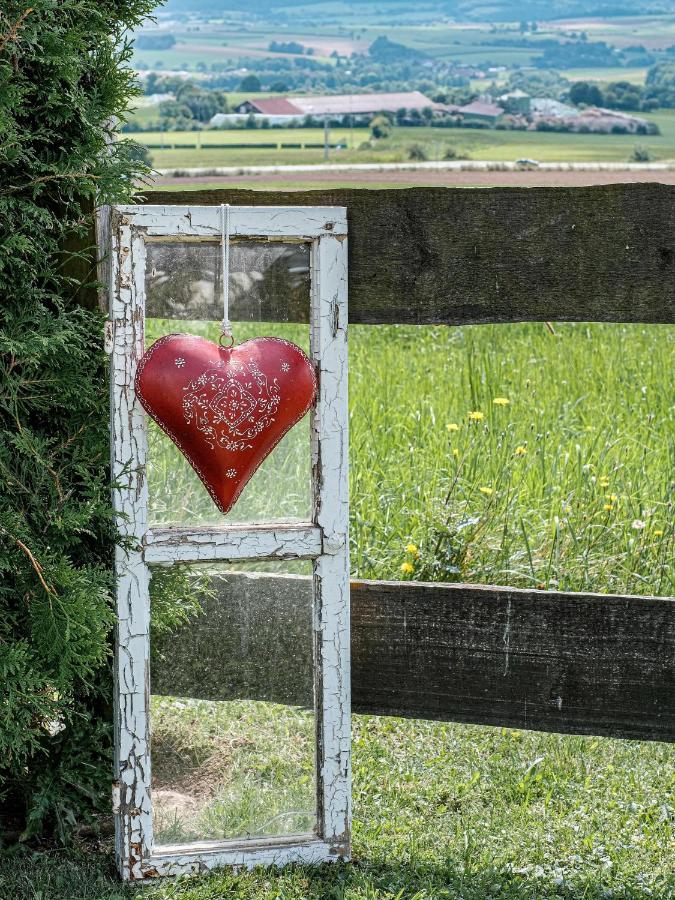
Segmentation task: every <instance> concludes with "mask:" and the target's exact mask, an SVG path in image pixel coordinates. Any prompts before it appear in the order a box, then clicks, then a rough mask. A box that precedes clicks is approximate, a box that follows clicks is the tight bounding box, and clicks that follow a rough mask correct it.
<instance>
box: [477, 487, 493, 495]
mask: <svg viewBox="0 0 675 900" xmlns="http://www.w3.org/2000/svg"><path fill="white" fill-rule="evenodd" d="M478 490H479V491H480V492H481V494H485V496H486V497H489V496H491V494H494V490H493V489H492V488H491V487H480V488H478Z"/></svg>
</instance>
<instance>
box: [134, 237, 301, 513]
mask: <svg viewBox="0 0 675 900" xmlns="http://www.w3.org/2000/svg"><path fill="white" fill-rule="evenodd" d="M220 292H221V270H220V247H219V245H218V244H217V243H214V242H206V243H204V242H201V243H198V242H182V243H180V242H153V241H151V242H149V243H148V244H147V266H146V295H147V296H146V347H147V346H150V344H152V343H153V342H154V341H156V340H157V339H158V338H160V337H162V336H163V335H165V334H171V333H174V332H177V331H180V332H186V333H189V334H198V335H201V336H202V337H206V338H208V339H210V340H213V341H217V340H218V336H219V326H218V323H219V322H220V320H221V319H222V315H223V312H222V301H221V299H220ZM230 292H231V293H230V318H231V320H232V326H233V332H234V336H235V340H236V342H237V344H241V343H243V342H244V341H246V340H248V339H250V338H253V337H260V336H265V335H271V336H274V337H280V338H284V339H286V340H289V341H293V343H295V344H297V345H298V346H299V347H301V348H302V349H303V350H304V351H305V352H306V353H309V326H308V325H307V324H306V323H307V322H308V319H309V298H310V273H309V246H308V245H307V244H293V243H276V242H275V243H268V242H264V241H247V242H233V244H232V247H231V256H230ZM177 319H178V320H180V321H176V320H177ZM310 485H311V463H310V443H309V416H306V417H305V418H304V419H303V420H302V421H301V422H299V423H298V424H297V425H296V426H295V427H294V428H292V429H291V430H290V431H289V432H288V434H287V435H286V436H285V437H284V438H283V440H282V441H281V442H280V443H279V445H278V446H277V447H276V448H275V449H274V451H273V452H272V453H271V454H270V456H269V457H268V458H267V459H266V460H265V461H264V462H263V464H262V465H261V467H260V468H259V469H258V471H257V472H256V474H255V476H254V478H252V479H251V481H250V482H249V483H248V485H247V486H246V488H244V491H243V492H242V494H241V496H240V498H239V500H238V501H237V503H236V504H235V506H234V507H233V509H232V510H231V511H230V512H229V513H228V514H227V516H223V515H222V514H221V513H220V512H219V511H218V509H217V508H216V506H215V504H214V503H213V501H212V500H211V498H210V496H209V495H208V493H207V491H206V489H205V488H204V486H203V484H202V482H201V481H200V479H199V476H198V475H197V474H196V472H195V471H194V470H193V468H192V467H191V466H190V464H189V463H188V461H187V460H186V459H185V457H184V456H183V454H182V453H181V452H180V451H179V450H178V448H177V447H176V446H175V445H174V444H173V443H172V442H171V441H170V440H169V438H168V437H166V435H165V434H164V433H163V432H162V431H161V430H160V429H159V428H158V427H157V426H156V425H155V424H154V422H152V421H148V486H149V506H148V523H149V525H150V526H153V525H154V526H157V525H160V524H161V525H183V526H191V525H214V524H224V523H237V522H282V521H283V522H293V521H295V522H297V521H308V520H309V518H310V513H311V488H310Z"/></svg>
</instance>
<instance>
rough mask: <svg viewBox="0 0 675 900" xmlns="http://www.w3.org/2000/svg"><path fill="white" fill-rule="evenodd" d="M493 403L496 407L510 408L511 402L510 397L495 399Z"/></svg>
mask: <svg viewBox="0 0 675 900" xmlns="http://www.w3.org/2000/svg"><path fill="white" fill-rule="evenodd" d="M492 402H493V404H494V405H495V406H508V405H509V403H510V402H511V401H510V400H509V398H508V397H495V399H494V400H493V401H492Z"/></svg>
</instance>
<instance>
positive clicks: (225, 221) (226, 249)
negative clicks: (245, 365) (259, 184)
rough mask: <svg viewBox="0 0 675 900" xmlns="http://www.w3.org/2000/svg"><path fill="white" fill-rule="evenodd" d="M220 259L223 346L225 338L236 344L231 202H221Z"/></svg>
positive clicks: (231, 343) (220, 339) (220, 341)
mask: <svg viewBox="0 0 675 900" xmlns="http://www.w3.org/2000/svg"><path fill="white" fill-rule="evenodd" d="M220 259H221V272H222V275H221V287H222V293H223V320H222V322H221V323H220V338H219V343H220V346H221V347H223V346H224V344H223V339H227V340H228V341H229V342H230V343H229V344H228V347H232V346H233V345H234V336H233V334H232V325H231V324H230V204H229V203H221V204H220Z"/></svg>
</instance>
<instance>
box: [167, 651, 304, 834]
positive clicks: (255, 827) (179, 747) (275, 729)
mask: <svg viewBox="0 0 675 900" xmlns="http://www.w3.org/2000/svg"><path fill="white" fill-rule="evenodd" d="M308 636H309V634H308ZM150 711H151V717H152V740H153V750H152V763H153V773H152V777H153V789H152V790H153V820H154V829H155V841H156V842H157V843H158V844H172V843H177V842H186V841H195V840H223V839H225V838H241V837H244V838H245V837H254V836H257V835H265V836H268V835H275V836H280V835H285V834H298V833H303V832H304V833H307V832H311V831H312V828H313V826H314V821H315V808H316V800H315V791H316V788H315V780H314V753H315V740H314V734H315V732H314V728H315V723H314V715H313V714H312V713H311V712H309V711H305V710H301V709H296V708H294V707H290V706H279V705H277V704H274V703H256V702H253V701H246V700H240V701H228V702H214V701H207V700H191V699H188V698H177V697H153V698H152V701H151V706H150Z"/></svg>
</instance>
